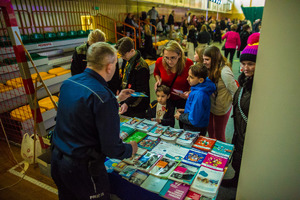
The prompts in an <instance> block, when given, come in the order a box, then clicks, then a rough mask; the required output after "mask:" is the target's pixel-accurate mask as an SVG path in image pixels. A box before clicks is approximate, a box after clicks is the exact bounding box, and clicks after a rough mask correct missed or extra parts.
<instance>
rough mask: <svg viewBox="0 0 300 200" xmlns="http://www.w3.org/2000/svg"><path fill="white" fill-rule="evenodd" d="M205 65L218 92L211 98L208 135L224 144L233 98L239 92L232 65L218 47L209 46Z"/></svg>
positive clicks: (205, 55) (204, 55)
mask: <svg viewBox="0 0 300 200" xmlns="http://www.w3.org/2000/svg"><path fill="white" fill-rule="evenodd" d="M203 63H204V64H205V66H206V67H207V68H208V78H209V79H210V80H211V81H212V82H214V83H215V84H216V87H217V90H216V91H215V92H214V93H213V94H212V95H211V96H210V99H211V109H210V117H209V125H208V134H209V137H211V138H216V139H218V140H221V141H223V142H226V139H225V129H226V125H227V122H228V119H229V115H230V111H231V105H232V97H233V95H234V93H235V91H236V90H237V85H236V82H235V80H234V75H233V73H232V71H231V68H230V64H229V63H227V62H226V58H225V57H223V56H222V54H221V51H220V49H219V48H218V47H216V46H209V47H207V48H205V50H204V52H203Z"/></svg>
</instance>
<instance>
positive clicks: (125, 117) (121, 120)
mask: <svg viewBox="0 0 300 200" xmlns="http://www.w3.org/2000/svg"><path fill="white" fill-rule="evenodd" d="M130 119H131V117H127V116H125V115H120V122H121V123H125V122H128V121H129V120H130Z"/></svg>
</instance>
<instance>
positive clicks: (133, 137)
mask: <svg viewBox="0 0 300 200" xmlns="http://www.w3.org/2000/svg"><path fill="white" fill-rule="evenodd" d="M146 136H147V133H145V132H140V131H136V132H135V133H133V134H132V135H130V136H128V137H127V138H126V139H125V140H123V141H124V142H126V143H129V142H131V141H136V143H139V142H140V141H141V140H142V139H144V138H145V137H146Z"/></svg>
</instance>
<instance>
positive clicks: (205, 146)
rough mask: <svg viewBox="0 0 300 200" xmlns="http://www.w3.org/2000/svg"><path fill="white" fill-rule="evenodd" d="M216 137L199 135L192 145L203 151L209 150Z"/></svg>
mask: <svg viewBox="0 0 300 200" xmlns="http://www.w3.org/2000/svg"><path fill="white" fill-rule="evenodd" d="M216 141H217V140H216V139H213V138H209V137H205V136H200V137H199V138H198V139H197V140H196V142H195V143H194V145H193V147H194V148H196V149H200V150H203V151H208V152H209V151H211V150H212V148H213V146H214V144H215V143H216Z"/></svg>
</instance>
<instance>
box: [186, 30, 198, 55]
mask: <svg viewBox="0 0 300 200" xmlns="http://www.w3.org/2000/svg"><path fill="white" fill-rule="evenodd" d="M196 33H197V31H196V29H195V26H194V25H190V26H189V34H188V42H191V43H193V44H194V50H195V48H197V46H198V43H197V35H196Z"/></svg>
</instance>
